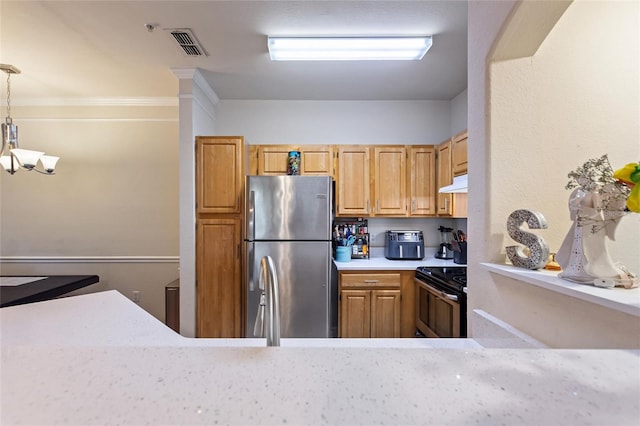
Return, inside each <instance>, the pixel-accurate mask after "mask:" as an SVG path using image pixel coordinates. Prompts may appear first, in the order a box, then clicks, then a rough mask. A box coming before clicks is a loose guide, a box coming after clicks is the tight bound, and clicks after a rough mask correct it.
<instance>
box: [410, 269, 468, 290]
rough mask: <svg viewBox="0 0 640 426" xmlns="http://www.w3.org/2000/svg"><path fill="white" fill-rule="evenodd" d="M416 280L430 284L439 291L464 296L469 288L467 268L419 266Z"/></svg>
mask: <svg viewBox="0 0 640 426" xmlns="http://www.w3.org/2000/svg"><path fill="white" fill-rule="evenodd" d="M416 278H417V279H419V280H421V281H425V282H428V283H429V284H431V285H432V286H433V287H436V288H438V289H439V290H443V291H449V292H452V293H454V294H456V295H462V294H464V289H465V288H466V287H467V268H462V267H459V266H458V267H457V266H454V267H444V268H441V267H433V266H418V268H417V269H416Z"/></svg>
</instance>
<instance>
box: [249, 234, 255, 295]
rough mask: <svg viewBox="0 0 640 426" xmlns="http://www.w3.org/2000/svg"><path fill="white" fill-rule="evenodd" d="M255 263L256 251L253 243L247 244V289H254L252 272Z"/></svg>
mask: <svg viewBox="0 0 640 426" xmlns="http://www.w3.org/2000/svg"><path fill="white" fill-rule="evenodd" d="M255 265H256V251H255V247H254V243H248V244H247V280H248V281H249V291H255V289H256V287H255V283H254V281H255V280H254V272H255Z"/></svg>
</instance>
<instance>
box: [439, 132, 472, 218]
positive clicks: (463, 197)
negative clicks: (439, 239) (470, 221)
mask: <svg viewBox="0 0 640 426" xmlns="http://www.w3.org/2000/svg"><path fill="white" fill-rule="evenodd" d="M460 146H465V147H466V139H465V142H461V145H460ZM452 151H453V138H452V139H448V140H446V141H444V142H443V143H441V144H440V145H438V147H437V155H436V169H437V173H436V176H437V178H436V191H437V190H438V189H439V188H442V187H443V186H447V185H451V184H452V183H453V169H452V166H453V160H452V157H453V153H452ZM465 166H466V161H465ZM465 172H466V171H465ZM467 204H468V203H467V194H440V193H438V197H437V209H438V216H447V217H467Z"/></svg>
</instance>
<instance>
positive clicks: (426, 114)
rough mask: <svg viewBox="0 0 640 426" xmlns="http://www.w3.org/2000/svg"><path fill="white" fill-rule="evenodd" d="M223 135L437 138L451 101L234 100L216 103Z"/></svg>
mask: <svg viewBox="0 0 640 426" xmlns="http://www.w3.org/2000/svg"><path fill="white" fill-rule="evenodd" d="M217 114H218V120H217V122H218V125H217V132H218V134H220V135H243V136H244V137H245V142H246V143H247V144H250V145H259V144H362V145H374V144H406V145H418V144H427V145H430V144H437V143H440V142H441V141H442V140H444V139H446V138H448V137H450V136H451V126H450V122H451V121H450V102H448V101H235V100H221V101H220V103H219V104H218V106H217Z"/></svg>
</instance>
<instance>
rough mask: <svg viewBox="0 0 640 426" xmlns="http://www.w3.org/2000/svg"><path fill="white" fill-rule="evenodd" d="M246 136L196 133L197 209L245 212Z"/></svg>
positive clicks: (197, 210)
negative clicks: (244, 153)
mask: <svg viewBox="0 0 640 426" xmlns="http://www.w3.org/2000/svg"><path fill="white" fill-rule="evenodd" d="M243 150H244V139H243V138H242V136H198V137H196V213H241V211H242V185H243V179H244V177H243V175H244V173H243V171H244V170H243V162H242V158H243Z"/></svg>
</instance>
